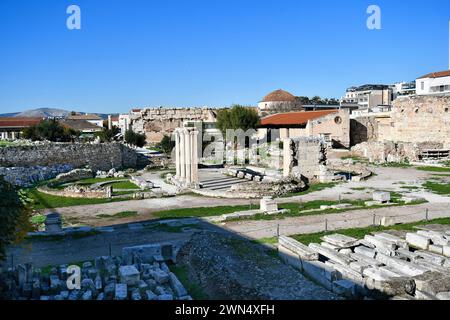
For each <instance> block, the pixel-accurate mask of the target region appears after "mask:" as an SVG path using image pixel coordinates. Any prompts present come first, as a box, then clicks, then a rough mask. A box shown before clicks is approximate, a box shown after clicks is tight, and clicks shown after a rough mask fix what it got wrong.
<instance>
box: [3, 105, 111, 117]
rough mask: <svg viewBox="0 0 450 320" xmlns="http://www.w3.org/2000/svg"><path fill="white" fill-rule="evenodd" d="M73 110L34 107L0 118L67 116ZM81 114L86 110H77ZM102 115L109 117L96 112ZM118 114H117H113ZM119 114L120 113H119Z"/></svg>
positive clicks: (6, 114)
mask: <svg viewBox="0 0 450 320" xmlns="http://www.w3.org/2000/svg"><path fill="white" fill-rule="evenodd" d="M70 113H71V111H67V110H64V109H53V108H40V109H33V110H27V111H23V112H15V113H4V114H0V118H15V117H22V118H53V117H56V118H65V117H67V116H68V115H69V114H70ZM77 113H80V114H84V113H85V112H77ZM94 114H96V115H98V116H99V117H101V118H102V119H107V118H108V114H103V113H94ZM113 115H116V114H113ZM117 115H118V114H117Z"/></svg>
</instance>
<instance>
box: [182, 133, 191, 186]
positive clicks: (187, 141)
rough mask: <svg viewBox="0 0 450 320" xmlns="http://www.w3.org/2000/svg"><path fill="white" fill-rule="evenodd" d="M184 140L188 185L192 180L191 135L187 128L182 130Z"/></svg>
mask: <svg viewBox="0 0 450 320" xmlns="http://www.w3.org/2000/svg"><path fill="white" fill-rule="evenodd" d="M184 141H185V154H184V157H185V168H186V169H185V170H186V184H187V185H189V184H190V183H191V182H192V180H191V178H192V175H191V135H190V132H189V130H187V129H185V130H184Z"/></svg>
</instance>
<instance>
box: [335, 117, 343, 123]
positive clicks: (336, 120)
mask: <svg viewBox="0 0 450 320" xmlns="http://www.w3.org/2000/svg"><path fill="white" fill-rule="evenodd" d="M334 123H336V124H341V123H342V118H341V117H336V118H334Z"/></svg>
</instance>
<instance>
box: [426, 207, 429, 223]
mask: <svg viewBox="0 0 450 320" xmlns="http://www.w3.org/2000/svg"><path fill="white" fill-rule="evenodd" d="M425 220H426V221H429V220H428V208H427V210H425Z"/></svg>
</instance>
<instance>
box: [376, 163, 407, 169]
mask: <svg viewBox="0 0 450 320" xmlns="http://www.w3.org/2000/svg"><path fill="white" fill-rule="evenodd" d="M380 167H387V168H411V167H412V165H411V164H410V163H408V162H387V163H383V164H381V165H380Z"/></svg>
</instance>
